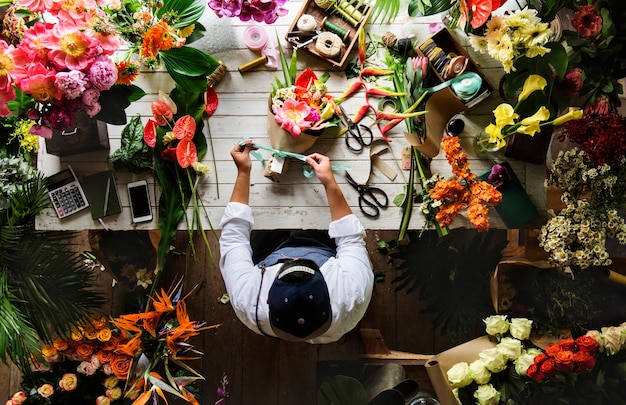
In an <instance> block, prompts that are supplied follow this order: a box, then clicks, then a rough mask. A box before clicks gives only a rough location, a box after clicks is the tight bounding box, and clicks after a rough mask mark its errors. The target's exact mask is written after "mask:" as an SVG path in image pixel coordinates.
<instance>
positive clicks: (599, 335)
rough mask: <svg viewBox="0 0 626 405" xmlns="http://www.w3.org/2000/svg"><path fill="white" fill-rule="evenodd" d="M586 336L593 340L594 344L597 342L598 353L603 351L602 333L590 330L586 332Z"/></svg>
mask: <svg viewBox="0 0 626 405" xmlns="http://www.w3.org/2000/svg"><path fill="white" fill-rule="evenodd" d="M587 336H591V337H592V338H594V339H595V340H596V342H598V345H600V351H604V339H603V338H602V332H600V331H597V330H590V331H587Z"/></svg>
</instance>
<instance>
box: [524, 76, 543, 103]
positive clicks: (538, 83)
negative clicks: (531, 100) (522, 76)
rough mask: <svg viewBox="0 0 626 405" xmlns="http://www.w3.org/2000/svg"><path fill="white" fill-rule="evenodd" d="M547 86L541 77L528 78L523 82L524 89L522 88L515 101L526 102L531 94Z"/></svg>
mask: <svg viewBox="0 0 626 405" xmlns="http://www.w3.org/2000/svg"><path fill="white" fill-rule="evenodd" d="M547 85H548V82H547V81H546V79H544V78H543V77H542V76H539V75H530V76H528V78H526V80H525V81H524V87H523V88H522V92H521V93H520V95H519V96H518V97H517V101H518V102H520V101H522V100H526V99H527V98H528V96H530V95H531V94H532V93H534V92H535V91H537V90H543V89H544V88H545V87H546V86H547Z"/></svg>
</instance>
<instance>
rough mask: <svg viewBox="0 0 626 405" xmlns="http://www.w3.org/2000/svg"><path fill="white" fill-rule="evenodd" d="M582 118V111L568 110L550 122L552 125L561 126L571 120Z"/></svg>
mask: <svg viewBox="0 0 626 405" xmlns="http://www.w3.org/2000/svg"><path fill="white" fill-rule="evenodd" d="M582 116H583V110H580V109H578V110H577V109H574V108H570V109H569V111H568V112H566V113H565V114H563V115H561V116H560V117H556V118H555V119H554V120H553V121H552V125H555V126H557V125H563V124H565V123H566V122H567V121H571V120H577V119H579V118H581V117H582Z"/></svg>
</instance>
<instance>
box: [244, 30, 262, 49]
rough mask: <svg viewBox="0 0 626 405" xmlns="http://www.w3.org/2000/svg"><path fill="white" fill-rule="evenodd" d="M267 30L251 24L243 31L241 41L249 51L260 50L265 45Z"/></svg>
mask: <svg viewBox="0 0 626 405" xmlns="http://www.w3.org/2000/svg"><path fill="white" fill-rule="evenodd" d="M267 39H268V36H267V32H265V30H264V29H263V28H261V27H259V26H257V25H251V26H249V27H248V28H246V30H245V31H244V32H243V41H244V42H245V44H246V46H247V47H248V49H250V50H251V51H260V50H261V49H263V48H265V45H267Z"/></svg>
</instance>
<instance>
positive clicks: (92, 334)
mask: <svg viewBox="0 0 626 405" xmlns="http://www.w3.org/2000/svg"><path fill="white" fill-rule="evenodd" d="M83 334H84V335H85V337H86V338H87V339H88V340H96V339H97V338H98V331H97V330H95V329H94V328H87V329H85V330H84V331H83Z"/></svg>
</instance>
